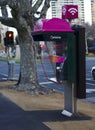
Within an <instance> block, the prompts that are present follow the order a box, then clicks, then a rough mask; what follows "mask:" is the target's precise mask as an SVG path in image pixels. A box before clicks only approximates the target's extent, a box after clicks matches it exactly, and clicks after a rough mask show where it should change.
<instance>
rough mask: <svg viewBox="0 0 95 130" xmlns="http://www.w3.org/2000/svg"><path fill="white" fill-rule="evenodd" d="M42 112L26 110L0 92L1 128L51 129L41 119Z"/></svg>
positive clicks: (6, 129) (21, 129) (22, 129)
mask: <svg viewBox="0 0 95 130" xmlns="http://www.w3.org/2000/svg"><path fill="white" fill-rule="evenodd" d="M40 114H41V111H39V113H38V112H37V113H36V112H35V111H33V112H29V111H28V112H27V111H24V110H22V109H21V108H20V107H18V106H17V105H16V104H14V103H13V102H11V101H10V100H9V99H7V98H6V97H4V96H3V95H2V94H0V130H50V128H48V127H47V126H45V125H44V124H43V123H42V120H41V121H40V118H39V115H40ZM44 114H45V113H44ZM37 117H38V119H37Z"/></svg>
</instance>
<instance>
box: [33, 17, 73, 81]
mask: <svg viewBox="0 0 95 130" xmlns="http://www.w3.org/2000/svg"><path fill="white" fill-rule="evenodd" d="M73 32H74V30H72V29H71V26H70V23H69V22H67V21H66V20H63V19H59V18H53V19H49V20H48V19H40V20H38V21H37V23H36V25H35V27H34V32H32V36H33V39H34V41H35V42H36V43H37V46H39V47H40V51H38V52H39V55H40V57H41V62H42V67H43V71H44V74H45V76H46V77H47V79H49V80H51V81H54V82H57V83H63V81H64V80H67V77H68V74H67V73H68V72H67V71H68V67H67V65H65V64H66V63H65V62H66V60H67V55H68V44H69V42H70V37H71V36H69V35H72V34H73ZM38 49H39V48H38ZM65 66H66V67H65ZM63 68H64V69H63ZM49 71H50V73H49Z"/></svg>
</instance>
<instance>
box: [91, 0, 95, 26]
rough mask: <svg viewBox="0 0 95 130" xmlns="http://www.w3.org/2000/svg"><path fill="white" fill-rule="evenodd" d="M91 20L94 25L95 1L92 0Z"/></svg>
mask: <svg viewBox="0 0 95 130" xmlns="http://www.w3.org/2000/svg"><path fill="white" fill-rule="evenodd" d="M91 19H92V24H95V0H91Z"/></svg>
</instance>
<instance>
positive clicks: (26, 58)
mask: <svg viewBox="0 0 95 130" xmlns="http://www.w3.org/2000/svg"><path fill="white" fill-rule="evenodd" d="M30 39H32V36H31V38H30V37H29V36H28V35H27V37H26V39H25V41H23V40H22V42H21V40H20V52H21V63H20V67H21V80H20V83H21V84H25V83H29V82H31V83H33V84H36V83H37V72H36V70H37V69H36V56H35V54H36V52H35V50H36V49H35V44H34V43H33V40H30Z"/></svg>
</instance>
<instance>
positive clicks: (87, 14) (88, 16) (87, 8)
mask: <svg viewBox="0 0 95 130" xmlns="http://www.w3.org/2000/svg"><path fill="white" fill-rule="evenodd" d="M84 2H85V7H84V8H85V22H88V23H89V24H91V0H84Z"/></svg>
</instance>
